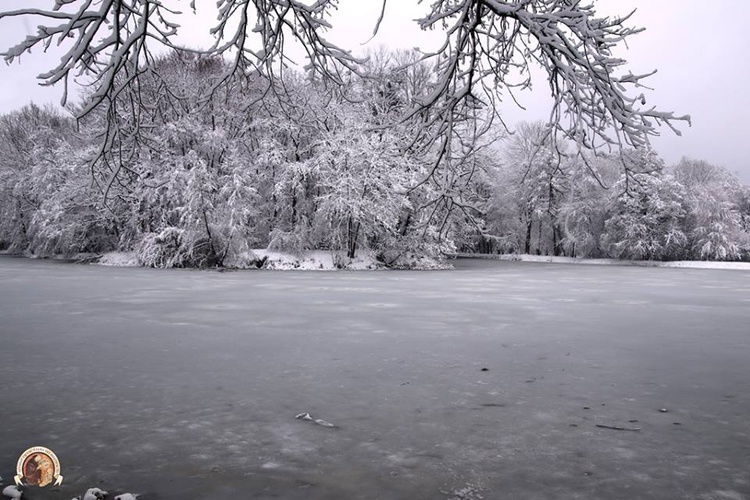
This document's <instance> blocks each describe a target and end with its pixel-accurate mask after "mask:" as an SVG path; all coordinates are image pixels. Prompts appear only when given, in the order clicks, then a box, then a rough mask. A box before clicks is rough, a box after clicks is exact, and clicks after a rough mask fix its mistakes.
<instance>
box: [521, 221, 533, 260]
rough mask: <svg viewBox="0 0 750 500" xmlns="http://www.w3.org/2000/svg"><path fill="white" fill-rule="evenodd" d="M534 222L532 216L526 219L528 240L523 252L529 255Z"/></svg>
mask: <svg viewBox="0 0 750 500" xmlns="http://www.w3.org/2000/svg"><path fill="white" fill-rule="evenodd" d="M532 224H533V221H532V220H531V217H529V220H527V221H526V241H525V243H524V245H523V253H525V254H526V255H529V254H530V253H531V225H532Z"/></svg>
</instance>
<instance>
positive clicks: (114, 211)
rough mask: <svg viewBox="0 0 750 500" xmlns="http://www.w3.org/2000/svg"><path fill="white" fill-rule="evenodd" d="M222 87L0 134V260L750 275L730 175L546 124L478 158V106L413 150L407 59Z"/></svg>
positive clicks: (218, 74)
mask: <svg viewBox="0 0 750 500" xmlns="http://www.w3.org/2000/svg"><path fill="white" fill-rule="evenodd" d="M405 63H411V64H405ZM226 74H227V72H226V68H225V63H224V62H222V60H221V59H219V58H216V57H206V56H202V57H201V56H196V55H192V54H188V53H181V52H177V51H175V52H172V53H171V54H169V55H166V56H164V57H162V58H161V59H160V60H159V61H158V63H157V64H156V65H154V67H153V68H152V70H151V71H150V72H149V73H148V74H145V75H142V76H141V78H140V81H139V85H138V88H137V92H138V98H139V99H140V102H141V103H142V104H143V106H142V107H141V108H140V109H139V110H138V111H137V112H138V113H141V115H140V116H138V119H137V120H132V122H131V121H128V120H129V119H128V118H127V116H128V114H127V113H122V114H121V115H120V116H118V117H117V118H116V120H113V119H112V117H108V116H105V113H106V112H107V111H106V110H103V109H99V108H96V109H94V110H93V111H92V112H91V113H89V114H88V115H86V117H85V118H83V119H81V120H79V121H78V122H76V121H74V120H73V119H71V118H68V117H67V115H64V114H62V113H61V112H58V111H55V110H54V109H52V108H40V107H38V106H35V105H27V106H25V107H23V108H21V109H19V110H17V111H14V112H11V113H9V114H6V115H4V116H2V117H0V250H3V251H6V252H10V253H25V254H33V255H38V256H50V255H59V254H63V255H72V254H78V253H95V254H98V253H105V252H111V251H129V252H135V253H136V255H137V257H138V260H139V262H140V263H141V264H142V265H144V266H154V267H213V266H229V267H247V266H251V265H254V263H253V258H252V251H251V250H252V249H254V248H268V249H272V250H279V251H285V252H291V253H303V252H305V251H308V250H330V251H331V252H332V253H333V254H334V255H337V256H338V258H339V259H340V262H342V265H345V263H346V259H351V258H354V257H356V256H357V255H358V253H359V252H369V253H370V254H371V255H373V256H374V257H376V258H377V259H378V260H379V261H381V262H382V263H383V264H384V265H387V266H396V265H399V263H401V262H403V261H405V260H407V259H408V258H413V257H414V256H426V257H432V258H441V257H442V256H444V255H446V254H451V253H455V252H481V253H527V254H540V255H566V256H575V257H592V258H593V257H612V258H618V259H643V260H678V259H685V260H745V261H748V260H750V188H748V186H746V185H743V184H742V183H741V182H740V181H739V180H738V178H737V177H736V176H735V175H733V174H732V173H730V172H728V171H727V170H725V169H723V168H721V167H719V166H715V165H710V164H708V163H706V162H704V161H700V160H691V159H683V160H682V161H681V162H679V163H678V164H676V165H673V166H665V165H664V163H663V161H662V160H661V159H660V158H659V157H658V155H657V154H656V153H655V152H654V151H652V150H649V149H638V150H636V149H625V150H619V151H615V152H610V153H604V152H599V153H597V154H594V153H593V152H584V153H581V152H580V151H578V150H577V149H576V148H574V147H573V146H572V145H568V144H567V143H566V142H565V141H564V140H562V139H560V140H557V139H556V138H555V136H554V134H553V133H551V132H550V130H549V129H548V128H547V127H546V126H545V125H544V124H542V123H526V124H521V125H519V126H517V127H515V130H514V131H513V133H509V132H508V131H506V130H504V129H503V128H500V127H497V125H495V126H494V127H493V128H492V129H491V130H487V132H486V133H484V134H483V135H480V139H479V140H478V141H475V140H474V139H473V138H474V137H475V136H476V134H475V132H476V129H477V127H479V128H481V127H482V126H483V123H484V122H483V121H482V120H483V116H484V112H483V110H482V104H481V103H479V102H477V103H476V109H471V108H469V109H467V111H466V114H465V116H464V117H463V118H462V120H463V122H462V124H460V127H457V130H460V129H461V127H463V128H464V129H465V130H466V131H467V133H466V137H467V138H469V137H471V138H472V139H471V140H468V139H467V141H466V142H465V143H464V142H463V141H462V137H461V134H458V135H457V136H456V137H455V138H454V139H453V140H454V141H455V142H454V143H452V144H449V145H445V144H444V145H442V146H440V147H436V145H435V143H434V142H431V143H426V144H425V147H424V148H420V147H418V146H419V145H416V146H417V147H415V144H414V143H413V141H414V138H413V135H412V134H410V131H411V130H412V129H413V128H414V127H415V126H416V125H417V124H418V125H419V126H421V127H424V126H425V124H424V123H420V120H421V119H423V117H421V116H420V115H419V114H418V113H416V114H415V113H409V112H407V111H408V110H409V109H410V108H409V107H408V106H407V103H410V102H413V101H414V100H415V98H417V97H419V96H420V95H423V94H424V93H425V92H427V91H429V88H430V84H431V79H432V78H433V77H434V76H433V75H434V72H433V71H432V70H431V68H430V67H429V65H427V64H426V63H423V62H418V61H417V57H416V56H415V55H413V54H411V53H409V52H399V53H384V52H381V53H375V54H373V55H372V57H371V58H370V60H369V62H368V63H367V77H366V78H364V77H361V76H357V75H351V77H350V78H349V79H348V81H347V82H346V83H345V85H344V86H343V87H341V88H335V89H333V88H331V87H330V86H329V85H326V84H325V83H324V82H321V81H318V80H316V79H315V78H313V77H309V76H306V75H301V74H297V73H292V72H287V73H286V74H285V75H284V77H283V79H282V80H281V84H279V85H275V86H269V84H268V83H267V80H265V79H262V78H260V77H253V76H232V77H231V81H229V82H219V80H220V79H221V78H223V77H225V75H226ZM219 83H221V84H219ZM206 96H208V97H206ZM85 103H86V96H85V95H84V96H83V97H82V101H81V104H80V106H81V107H83V106H85ZM72 111H74V112H75V110H72ZM112 123H115V124H116V125H115V126H116V127H117V128H116V130H114V131H113V130H112V129H111V127H112V126H113V125H112ZM386 124H387V125H388V126H386ZM393 124H395V125H393ZM453 126H455V124H453ZM108 127H109V128H108ZM134 127H138V130H137V133H134V131H133V128H134ZM105 129H106V132H105ZM102 138H107V140H108V141H116V143H113V144H107V145H106V147H104V146H103V144H102ZM446 151H452V154H450V155H447V156H446ZM94 163H96V164H97V168H93V167H92V165H93V164H94Z"/></svg>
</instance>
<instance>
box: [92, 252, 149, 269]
mask: <svg viewBox="0 0 750 500" xmlns="http://www.w3.org/2000/svg"><path fill="white" fill-rule="evenodd" d="M96 263H97V264H99V265H100V266H116V267H138V266H140V262H138V257H137V256H136V254H135V252H109V253H105V254H104V255H102V256H101V258H100V259H99V261H98V262H96Z"/></svg>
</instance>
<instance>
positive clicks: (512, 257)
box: [455, 253, 750, 271]
mask: <svg viewBox="0 0 750 500" xmlns="http://www.w3.org/2000/svg"><path fill="white" fill-rule="evenodd" d="M455 256H456V257H461V258H473V259H493V260H505V261H520V262H550V263H555V264H582V265H589V266H641V267H683V268H685V267H686V268H694V269H741V270H745V271H750V262H719V261H697V260H678V261H669V262H661V261H653V260H618V259H581V258H577V257H552V256H549V255H519V254H472V253H460V254H456V255H455Z"/></svg>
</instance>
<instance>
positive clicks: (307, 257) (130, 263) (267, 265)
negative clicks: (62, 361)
mask: <svg viewBox="0 0 750 500" xmlns="http://www.w3.org/2000/svg"><path fill="white" fill-rule="evenodd" d="M95 263H96V264H99V265H102V266H116V267H138V266H141V265H142V263H141V262H140V261H139V260H138V256H137V254H136V252H110V253H105V254H103V255H102V256H101V258H99V259H98V261H97V262H95ZM226 267H228V268H233V269H272V270H300V271H333V270H337V269H347V270H354V271H362V270H377V269H386V266H385V265H384V264H383V263H382V262H379V261H378V260H377V259H376V258H375V256H374V255H373V254H369V253H360V254H359V255H358V256H357V257H355V258H353V259H350V258H348V257H346V256H344V255H342V254H337V253H334V252H330V251H327V250H315V251H310V252H305V253H303V254H301V255H296V254H292V253H285V252H276V251H272V250H266V249H255V250H251V251H249V252H243V253H242V254H241V255H240V257H239V258H238V259H235V261H233V262H226ZM394 267H395V268H397V269H416V270H433V269H452V268H453V265H452V264H451V263H450V262H448V261H445V260H443V261H440V260H436V259H430V258H426V257H412V258H406V257H404V258H402V259H400V264H399V265H398V266H394Z"/></svg>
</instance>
